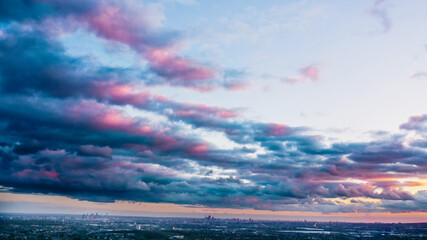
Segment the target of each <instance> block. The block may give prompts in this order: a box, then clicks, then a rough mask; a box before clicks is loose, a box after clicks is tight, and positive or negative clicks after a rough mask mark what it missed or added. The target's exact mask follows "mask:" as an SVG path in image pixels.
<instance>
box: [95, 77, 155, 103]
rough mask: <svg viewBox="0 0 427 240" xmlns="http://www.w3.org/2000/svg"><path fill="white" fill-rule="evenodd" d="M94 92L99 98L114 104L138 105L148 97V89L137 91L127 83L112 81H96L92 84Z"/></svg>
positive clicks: (145, 101)
mask: <svg viewBox="0 0 427 240" xmlns="http://www.w3.org/2000/svg"><path fill="white" fill-rule="evenodd" d="M94 94H95V95H96V97H97V98H98V99H100V100H108V101H110V102H112V103H115V104H129V105H135V106H140V105H143V104H145V103H147V101H148V100H149V98H150V93H149V92H148V91H144V92H138V91H136V90H135V89H134V87H133V86H131V85H129V84H116V83H114V82H97V83H95V84H94Z"/></svg>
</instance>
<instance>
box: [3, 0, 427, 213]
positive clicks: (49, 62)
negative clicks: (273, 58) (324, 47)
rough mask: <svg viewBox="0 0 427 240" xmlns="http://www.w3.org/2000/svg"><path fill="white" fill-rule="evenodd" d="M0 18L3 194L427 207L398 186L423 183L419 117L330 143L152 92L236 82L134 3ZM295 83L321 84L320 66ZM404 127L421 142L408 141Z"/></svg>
mask: <svg viewBox="0 0 427 240" xmlns="http://www.w3.org/2000/svg"><path fill="white" fill-rule="evenodd" d="M141 13H146V14H141ZM0 21H1V22H2V25H1V26H2V27H1V34H0V101H1V103H2V104H1V105H0V133H1V134H0V160H1V162H0V172H1V174H0V185H2V186H4V187H8V188H11V189H10V190H9V191H11V192H18V193H45V194H59V195H64V196H69V197H72V198H77V199H82V200H90V201H103V202H113V201H116V200H128V201H144V202H168V203H179V204H197V205H203V206H208V207H222V208H224V207H226V208H253V209H267V210H291V211H321V212H352V211H373V212H374V211H392V212H402V211H403V212H406V211H427V207H426V204H427V202H426V196H425V191H419V192H418V193H415V194H414V193H411V192H410V191H408V190H407V189H409V188H410V187H420V186H421V187H422V186H424V185H423V184H424V183H423V182H422V181H421V180H422V179H425V176H426V174H427V162H426V161H425V159H426V157H427V154H426V151H425V150H426V149H425V148H426V147H427V144H425V143H426V140H425V136H426V135H425V131H426V130H427V129H426V128H425V122H427V117H425V116H417V117H411V118H410V119H409V121H408V122H407V123H403V124H402V125H401V126H400V127H401V129H402V132H403V133H402V135H398V136H390V137H387V138H385V139H382V140H377V141H371V142H354V143H352V142H345V143H344V142H335V143H332V144H327V143H326V141H325V137H323V136H318V135H311V134H309V128H306V127H293V126H288V125H286V124H283V123H263V122H256V121H250V120H247V119H244V118H243V117H242V116H241V114H240V112H239V111H238V110H236V109H226V108H222V107H216V106H208V105H203V104H195V103H182V102H176V101H174V100H172V99H169V98H167V97H164V96H160V95H157V94H154V93H152V92H150V90H149V87H147V86H151V85H168V86H172V87H185V88H191V89H196V90H200V91H208V90H216V89H219V88H222V89H228V90H234V89H236V88H237V87H236V86H242V85H241V84H242V83H241V82H229V81H227V80H226V78H223V77H221V76H220V75H221V72H227V71H226V70H221V69H219V68H216V67H213V66H211V65H209V64H203V62H202V61H198V60H196V59H193V58H189V57H184V56H180V55H179V53H178V52H177V49H176V48H175V44H176V41H178V40H177V39H179V35H180V34H179V33H178V32H173V31H166V30H162V29H161V27H159V23H158V22H156V20H155V19H154V20H153V19H150V14H149V10H148V9H147V8H146V7H145V6H144V5H141V4H140V3H139V2H137V1H123V2H120V3H118V2H117V1H73V2H68V1H67V2H65V1H56V0H39V1H36V0H34V1H31V0H29V1H2V2H1V3H0ZM76 31H85V32H87V33H88V34H94V35H95V36H97V38H99V39H103V40H106V41H108V42H114V43H118V44H123V45H125V46H127V47H129V49H130V51H133V52H135V53H136V54H137V55H138V56H140V58H141V60H142V61H145V62H146V63H147V64H146V69H137V68H119V67H111V66H103V65H100V64H99V63H96V62H94V61H92V60H91V59H90V58H76V57H73V56H71V55H69V54H68V53H67V51H66V50H65V49H64V46H62V44H61V42H60V41H59V37H60V35H62V34H73V33H74V32H76ZM300 74H301V79H303V80H304V81H306V80H311V81H315V80H317V79H318V78H319V70H318V68H317V67H315V66H308V67H307V68H304V69H302V70H301V72H300ZM298 81H300V80H298ZM295 82H297V80H295ZM129 108H130V109H132V111H129V110H128V109H129ZM132 112H133V113H135V112H138V113H140V115H137V116H135V114H134V115H132ZM144 114H145V115H144ZM144 116H146V117H144ZM198 131H202V132H204V133H217V134H221V136H223V137H224V138H226V139H227V141H229V142H230V143H231V144H232V146H233V147H232V148H219V147H217V146H216V145H215V144H214V143H211V142H210V141H209V139H207V138H204V137H203V134H197V133H198ZM409 132H416V133H417V134H420V135H421V136H424V137H421V138H420V139H417V140H413V141H410V142H408V140H407V136H406V133H409ZM420 179H421V180H420ZM347 200H351V202H350V203H348V202H346V201H347ZM378 200H380V201H378Z"/></svg>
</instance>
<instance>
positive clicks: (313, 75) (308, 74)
mask: <svg viewBox="0 0 427 240" xmlns="http://www.w3.org/2000/svg"><path fill="white" fill-rule="evenodd" d="M299 73H300V76H299V77H290V78H283V79H282V82H284V83H289V84H295V83H305V82H307V81H313V82H315V81H317V80H319V68H318V67H316V66H314V65H310V66H307V67H305V68H302V69H300V71H299Z"/></svg>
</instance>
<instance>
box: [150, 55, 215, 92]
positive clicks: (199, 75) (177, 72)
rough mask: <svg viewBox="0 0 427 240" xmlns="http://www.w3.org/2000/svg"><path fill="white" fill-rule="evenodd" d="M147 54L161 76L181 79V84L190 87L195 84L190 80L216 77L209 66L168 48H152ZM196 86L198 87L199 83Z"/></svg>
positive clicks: (152, 65)
mask: <svg viewBox="0 0 427 240" xmlns="http://www.w3.org/2000/svg"><path fill="white" fill-rule="evenodd" d="M145 56H146V58H147V60H148V61H149V63H150V65H151V67H152V68H153V69H154V70H156V72H158V73H159V74H160V75H161V76H163V77H166V78H170V79H173V80H181V81H182V82H181V84H182V85H184V86H185V85H186V84H188V85H189V86H190V87H191V86H193V84H191V83H188V82H189V81H194V80H205V79H211V78H214V77H215V73H214V72H213V71H212V70H211V69H209V68H208V67H205V66H202V65H199V64H197V63H195V62H193V61H190V60H188V59H185V58H182V57H178V56H176V55H174V54H173V53H172V52H171V51H170V50H167V49H160V48H151V49H149V50H148V51H146V53H145ZM195 87H197V85H196V86H195ZM202 90H203V88H202ZM207 90H208V89H207Z"/></svg>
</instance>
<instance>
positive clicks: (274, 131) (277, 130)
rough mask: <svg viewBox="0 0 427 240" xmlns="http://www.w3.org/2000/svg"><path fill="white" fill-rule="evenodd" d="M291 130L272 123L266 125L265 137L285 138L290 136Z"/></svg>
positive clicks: (285, 126) (283, 125) (282, 125)
mask: <svg viewBox="0 0 427 240" xmlns="http://www.w3.org/2000/svg"><path fill="white" fill-rule="evenodd" d="M290 132H291V128H290V127H288V126H287V125H285V124H280V123H272V124H268V125H267V132H266V133H267V135H269V136H275V137H277V136H285V135H288V134H290Z"/></svg>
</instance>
